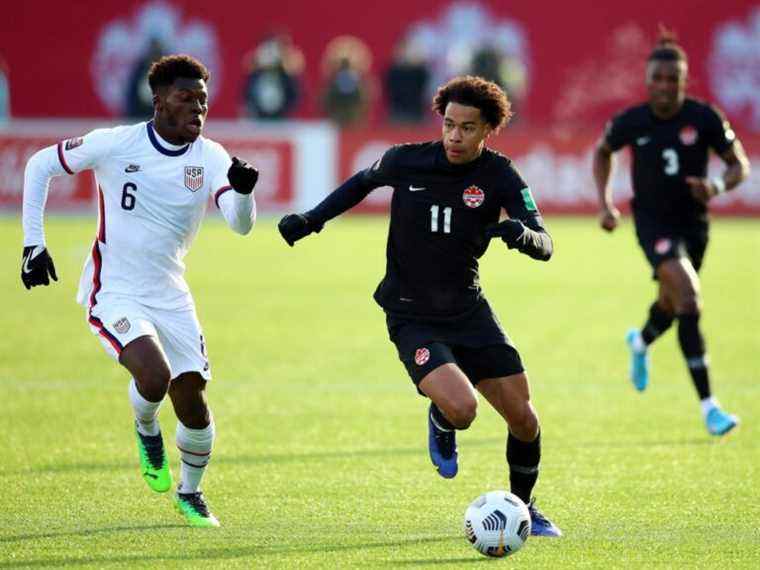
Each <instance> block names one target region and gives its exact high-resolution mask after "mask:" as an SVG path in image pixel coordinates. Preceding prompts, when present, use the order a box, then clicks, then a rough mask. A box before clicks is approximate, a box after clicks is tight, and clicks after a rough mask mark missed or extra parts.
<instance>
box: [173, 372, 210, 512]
mask: <svg viewBox="0 0 760 570" xmlns="http://www.w3.org/2000/svg"><path fill="white" fill-rule="evenodd" d="M205 389H206V379H205V378H203V376H201V374H200V373H198V372H185V373H184V374H180V375H179V376H178V377H177V378H175V379H174V380H172V383H171V387H170V388H169V396H170V397H171V400H172V404H173V406H174V411H175V413H176V414H177V420H178V421H177V448H178V449H179V453H180V460H181V463H180V483H179V485H178V487H177V495H176V498H175V501H176V503H177V507H178V509H179V510H180V511H181V512H182V513H183V514H184V515H185V517H186V518H187V519H188V522H190V524H192V525H194V526H202V527H211V526H219V521H218V520H217V519H216V517H215V516H214V515H213V514H211V512H210V511H209V509H208V505H207V504H206V501H205V498H204V497H203V493H202V492H201V481H202V480H203V475H204V474H205V472H206V466H207V465H208V462H209V460H210V459H211V450H212V449H213V446H214V438H215V435H216V434H215V427H214V421H213V418H212V416H211V411H210V410H209V408H208V403H207V401H206V392H205Z"/></svg>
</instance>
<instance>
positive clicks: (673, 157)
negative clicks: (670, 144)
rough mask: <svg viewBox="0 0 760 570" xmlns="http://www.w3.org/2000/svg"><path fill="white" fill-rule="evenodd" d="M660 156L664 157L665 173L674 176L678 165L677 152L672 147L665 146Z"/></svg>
mask: <svg viewBox="0 0 760 570" xmlns="http://www.w3.org/2000/svg"><path fill="white" fill-rule="evenodd" d="M662 158H664V159H665V169H664V170H665V174H667V175H668V176H675V175H676V174H678V170H679V168H680V165H679V164H678V153H677V152H676V151H675V149H673V148H666V149H665V150H663V151H662Z"/></svg>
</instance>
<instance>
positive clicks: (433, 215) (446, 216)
mask: <svg viewBox="0 0 760 570" xmlns="http://www.w3.org/2000/svg"><path fill="white" fill-rule="evenodd" d="M451 211H452V209H451V206H446V207H445V208H444V209H443V233H445V234H450V233H451ZM438 212H439V207H438V205H437V204H434V205H432V206H430V231H431V232H433V233H435V232H437V231H438Z"/></svg>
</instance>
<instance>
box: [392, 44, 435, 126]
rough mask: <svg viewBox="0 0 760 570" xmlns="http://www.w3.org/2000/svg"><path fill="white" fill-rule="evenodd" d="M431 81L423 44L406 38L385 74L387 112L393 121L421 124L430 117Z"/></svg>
mask: <svg viewBox="0 0 760 570" xmlns="http://www.w3.org/2000/svg"><path fill="white" fill-rule="evenodd" d="M429 81H430V70H429V69H428V64H427V61H426V60H425V55H424V52H423V51H422V49H420V46H418V45H415V44H414V43H412V42H410V41H408V40H404V41H402V42H401V43H400V44H399V45H398V46H396V50H395V53H394V56H393V62H392V63H391V66H390V67H389V68H388V71H387V73H386V75H385V89H386V92H387V94H388V111H389V112H390V118H391V120H392V121H395V122H399V123H419V122H420V121H422V120H424V118H425V117H426V116H427V110H428V108H427V107H428V105H427V103H428V93H427V87H428V82H429Z"/></svg>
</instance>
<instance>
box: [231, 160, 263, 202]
mask: <svg viewBox="0 0 760 570" xmlns="http://www.w3.org/2000/svg"><path fill="white" fill-rule="evenodd" d="M227 179H228V180H229V181H230V186H232V188H233V189H234V190H235V192H237V193H238V194H250V193H251V192H253V187H254V186H256V181H257V180H258V179H259V171H258V170H256V169H255V168H254V167H253V166H251V165H250V164H248V163H247V162H246V161H244V160H240V159H239V158H238V157H237V156H233V157H232V166H230V169H229V170H228V171H227Z"/></svg>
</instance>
